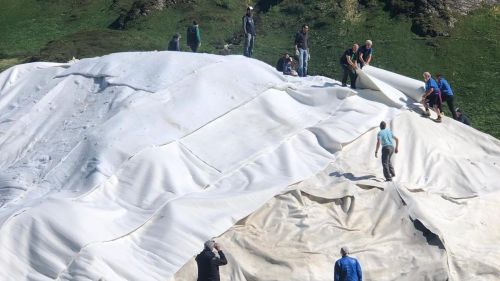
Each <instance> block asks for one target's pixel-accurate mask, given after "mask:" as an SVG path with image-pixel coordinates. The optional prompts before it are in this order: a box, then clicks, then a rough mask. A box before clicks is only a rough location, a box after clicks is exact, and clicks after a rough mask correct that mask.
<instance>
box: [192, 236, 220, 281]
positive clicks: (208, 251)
mask: <svg viewBox="0 0 500 281" xmlns="http://www.w3.org/2000/svg"><path fill="white" fill-rule="evenodd" d="M204 246H205V247H204V249H203V251H201V253H199V254H198V255H197V256H196V264H197V265H198V279H197V281H220V275H219V266H221V265H226V264H227V259H226V256H225V255H224V253H223V252H222V248H221V246H220V245H219V244H218V243H215V241H214V240H208V241H207V242H205V244H204Z"/></svg>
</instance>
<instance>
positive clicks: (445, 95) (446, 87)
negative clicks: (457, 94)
mask: <svg viewBox="0 0 500 281" xmlns="http://www.w3.org/2000/svg"><path fill="white" fill-rule="evenodd" d="M436 79H437V84H438V87H439V90H441V100H442V101H446V103H447V104H448V109H450V112H451V116H453V119H455V120H457V118H458V117H457V112H456V111H455V101H454V97H453V91H452V90H451V86H450V84H449V83H448V81H446V79H444V77H443V75H441V74H436ZM439 110H440V111H441V109H439Z"/></svg>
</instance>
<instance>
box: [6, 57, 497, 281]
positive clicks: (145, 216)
mask: <svg viewBox="0 0 500 281" xmlns="http://www.w3.org/2000/svg"><path fill="white" fill-rule="evenodd" d="M360 86H362V87H364V88H367V89H363V90H358V91H353V90H350V89H348V88H342V87H340V86H339V84H338V82H336V81H334V80H331V79H328V78H324V77H309V78H307V79H302V80H301V79H295V78H287V77H284V76H282V75H281V74H279V73H278V72H276V71H274V70H273V69H272V68H271V67H269V66H267V65H265V64H264V63H261V62H259V61H256V60H252V59H247V58H244V57H241V56H229V57H221V56H213V55H206V54H188V53H171V52H152V53H122V54H112V55H109V56H105V57H101V58H93V59H85V60H81V61H79V62H76V63H74V64H49V63H34V64H27V65H21V66H17V67H15V68H12V69H10V70H8V71H5V72H3V73H2V74H0V87H1V88H0V152H1V153H0V167H1V169H0V200H1V201H0V202H1V204H2V207H1V209H0V225H1V227H0V247H1V249H2V251H0V263H1V264H2V270H1V271H0V277H1V278H0V279H1V280H53V279H59V280H99V279H101V280H168V279H171V278H173V279H175V280H194V278H195V277H194V275H193V271H194V270H195V266H194V265H193V261H192V257H193V256H194V255H195V254H196V253H197V252H198V251H199V250H200V248H201V245H202V243H203V241H204V240H206V239H208V238H210V237H213V236H219V235H221V234H223V233H224V234H223V235H222V236H221V238H220V239H221V241H222V242H223V243H224V245H225V246H226V248H227V254H228V257H229V260H230V264H229V265H228V266H226V267H224V268H223V271H222V275H223V276H222V277H223V279H224V280H331V278H332V264H333V262H334V260H335V259H336V258H338V255H337V252H338V248H339V246H340V245H343V244H349V246H351V248H352V249H353V252H354V253H353V255H355V256H356V257H358V258H359V259H360V261H361V263H362V265H363V268H364V273H365V276H366V279H367V280H444V279H446V278H449V279H450V280H471V279H474V280H496V279H497V278H498V276H499V274H500V251H499V250H498V248H499V247H497V246H498V242H499V241H500V234H499V233H500V232H499V229H498V225H499V224H498V222H499V215H500V212H499V211H498V208H497V207H496V206H498V203H500V202H499V201H500V196H499V191H498V190H499V186H498V185H499V184H498V182H500V176H499V175H500V168H499V167H498V163H500V161H499V160H500V143H499V141H498V140H496V139H494V138H492V137H491V136H488V135H486V134H483V133H481V132H478V131H476V130H474V129H472V128H470V127H466V126H464V125H462V124H459V123H457V122H454V121H453V120H450V119H448V118H445V121H444V123H443V124H436V123H434V122H432V121H430V120H428V119H423V118H420V117H418V115H417V113H415V112H412V111H411V110H412V109H413V108H414V106H413V102H414V101H413V100H412V99H411V98H408V96H410V97H412V98H413V99H418V97H419V93H420V94H421V86H422V83H421V82H418V81H415V80H411V79H409V78H401V77H400V76H398V75H395V74H392V73H389V72H385V71H382V70H379V69H376V68H368V69H367V71H366V72H360ZM419 91H420V92H419ZM409 109H410V110H409ZM381 120H387V121H390V120H392V121H391V122H390V125H391V126H392V127H393V129H394V131H395V133H396V135H398V137H400V138H401V141H402V146H401V151H400V153H399V154H398V155H397V157H395V165H396V171H397V173H398V175H397V177H396V179H397V181H396V182H394V184H385V183H382V182H380V176H381V170H380V164H379V161H380V160H379V159H375V158H374V157H373V150H374V141H375V134H376V131H377V130H376V129H375V128H376V127H377V126H378V124H379V122H380V121H381ZM376 176H378V177H376ZM297 183H298V184H297ZM279 194H281V195H279ZM276 195H278V196H276ZM274 196H276V197H274ZM273 197H274V198H273ZM266 202H267V203H266ZM403 202H404V203H403ZM264 204H265V205H264ZM248 215H250V216H249V217H248V218H246V219H245V220H243V221H240V220H241V219H243V218H245V217H246V216H248ZM412 220H418V221H420V222H421V224H420V226H419V223H415V222H413V221H412ZM238 221H240V222H239V223H238V225H236V226H235V223H237V222H238ZM422 224H423V225H424V226H425V227H424V226H422ZM429 230H430V231H429ZM422 231H423V232H425V233H426V235H427V238H426V237H424V235H423V234H422ZM430 232H432V233H434V234H436V235H437V236H438V237H439V238H436V237H432V235H431V234H432V233H430ZM429 237H430V238H429ZM190 259H191V261H189V260H190ZM188 261H189V262H188ZM186 262H188V263H187V264H186ZM184 265H185V266H184ZM182 266H184V268H182V270H181V271H180V272H178V270H179V269H180V268H181V267H182ZM176 272H178V273H177V275H176V276H175V277H174V274H175V273H176Z"/></svg>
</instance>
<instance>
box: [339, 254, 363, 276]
mask: <svg viewBox="0 0 500 281" xmlns="http://www.w3.org/2000/svg"><path fill="white" fill-rule="evenodd" d="M340 254H341V255H342V258H340V259H338V260H337V261H336V262H335V268H334V271H333V276H334V277H333V280H334V281H362V280H363V273H362V272H361V266H360V265H359V262H358V260H357V259H355V258H351V257H349V256H348V255H349V249H347V247H342V248H340Z"/></svg>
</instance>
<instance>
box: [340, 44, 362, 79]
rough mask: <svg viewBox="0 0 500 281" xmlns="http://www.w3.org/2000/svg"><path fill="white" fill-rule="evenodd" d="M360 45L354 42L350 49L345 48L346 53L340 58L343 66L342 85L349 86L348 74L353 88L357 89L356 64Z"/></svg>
mask: <svg viewBox="0 0 500 281" xmlns="http://www.w3.org/2000/svg"><path fill="white" fill-rule="evenodd" d="M358 49H359V45H358V44H356V43H354V44H353V45H352V47H351V48H350V49H347V50H345V52H344V54H343V55H342V57H341V58H340V65H341V66H342V71H343V75H342V87H346V86H347V84H346V83H347V76H349V78H350V79H351V88H353V89H356V78H357V74H356V69H357V68H358V67H357V65H356V61H357V59H358V58H357V51H358Z"/></svg>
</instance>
